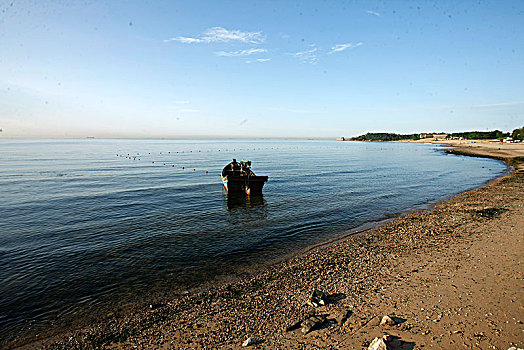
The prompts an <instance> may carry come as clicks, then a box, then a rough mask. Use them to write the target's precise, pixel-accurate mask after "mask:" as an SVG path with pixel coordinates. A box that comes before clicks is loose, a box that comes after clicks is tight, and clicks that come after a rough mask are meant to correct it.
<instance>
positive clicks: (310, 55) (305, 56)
mask: <svg viewBox="0 0 524 350" xmlns="http://www.w3.org/2000/svg"><path fill="white" fill-rule="evenodd" d="M317 51H318V48H316V47H314V48H312V49H310V50H306V51H299V52H295V53H290V54H288V55H290V56H293V57H296V58H298V59H299V60H300V61H302V63H309V64H317V62H318V58H317V55H316V52H317Z"/></svg>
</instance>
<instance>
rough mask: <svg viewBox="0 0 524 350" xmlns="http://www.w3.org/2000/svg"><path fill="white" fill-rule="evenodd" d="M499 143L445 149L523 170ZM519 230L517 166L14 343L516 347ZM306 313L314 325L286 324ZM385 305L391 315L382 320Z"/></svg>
mask: <svg viewBox="0 0 524 350" xmlns="http://www.w3.org/2000/svg"><path fill="white" fill-rule="evenodd" d="M460 146H464V145H460ZM498 148H499V147H498V146H497V147H473V146H472V147H469V146H468V147H467V148H460V149H455V150H453V152H454V153H460V154H468V155H475V154H478V155H480V156H490V157H495V158H498V159H504V160H505V161H506V162H508V164H512V165H514V166H515V167H516V168H518V169H522V166H523V164H524V159H521V158H518V157H521V153H520V152H522V149H521V148H518V150H517V151H511V150H510V151H508V149H506V148H504V149H503V152H501V151H502V150H499V149H498ZM523 148H524V147H523ZM523 237H524V173H523V172H522V171H516V172H512V173H511V174H510V175H507V176H505V177H502V178H500V179H497V180H495V181H494V182H492V183H490V184H488V185H486V186H485V187H482V188H479V189H476V190H473V191H470V192H467V193H464V194H461V195H458V196H455V197H453V198H451V199H450V200H448V201H445V202H442V203H439V204H436V205H435V206H434V207H433V208H431V209H430V210H423V211H416V212H412V213H409V214H406V215H403V216H401V217H400V218H398V219H396V220H394V221H391V222H389V223H386V224H384V225H382V226H380V227H378V228H376V229H373V230H370V231H368V232H365V233H363V234H360V235H356V236H348V237H347V238H346V239H344V240H341V241H337V242H335V243H332V244H328V245H322V246H318V247H315V248H313V249H311V250H309V251H307V252H305V253H303V254H300V255H298V256H295V257H293V258H291V259H287V260H285V261H282V262H280V263H276V264H274V265H271V266H269V267H267V268H266V269H265V270H263V271H260V272H257V273H254V274H252V275H246V276H244V277H240V278H238V280H236V281H234V282H230V283H222V284H221V285H217V286H215V287H210V288H208V289H206V290H203V291H200V292H190V293H188V294H183V295H173V296H172V297H169V298H166V299H165V300H163V301H161V302H160V303H158V304H155V305H137V306H136V307H135V308H134V310H133V311H132V312H126V313H121V314H112V313H110V314H108V315H107V317H106V319H105V320H103V321H101V322H99V323H97V324H94V325H92V326H90V327H86V328H84V329H81V330H78V331H75V332H71V333H69V334H62V335H59V336H55V337H53V338H48V339H45V340H42V341H34V342H32V343H29V344H26V345H24V346H22V347H21V348H22V349H34V348H49V349H62V348H63V349H72V348H93V347H100V348H110V349H134V348H139V349H145V348H160V349H181V348H188V349H193V348H197V349H214V348H227V349H229V348H242V342H244V341H245V340H246V339H247V338H248V337H253V338H254V339H255V342H256V344H254V345H251V347H252V348H257V349H277V348H279V349H326V348H329V349H361V348H367V346H368V345H369V343H370V342H371V341H372V340H373V338H374V337H380V336H383V335H384V334H386V333H387V334H390V335H392V336H394V337H396V338H395V339H394V340H390V341H389V347H388V348H391V349H419V348H428V347H431V348H435V349H454V348H467V349H470V348H479V349H508V348H509V347H510V346H512V345H516V346H518V347H523V346H524V335H523V332H522V329H523V325H522V322H524V300H523V293H522V291H523V287H524V283H523V277H524V276H523V272H524V270H523V268H522V251H524V245H523V242H522V239H523ZM314 289H318V290H320V291H323V292H324V293H326V294H327V296H326V297H325V302H326V305H325V306H320V307H317V308H315V307H312V306H308V305H307V304H306V302H307V300H308V298H309V296H310V295H311V293H312V291H313V290H314ZM155 303H156V301H155ZM311 314H315V315H316V316H317V317H318V318H319V319H320V320H321V321H322V322H321V324H320V325H318V327H317V329H314V330H312V331H311V332H309V333H307V334H303V333H302V332H301V329H300V328H301V326H300V324H299V325H298V327H297V329H291V330H290V329H289V328H293V327H290V326H292V325H294V324H297V322H298V323H300V322H301V321H303V320H304V319H306V318H308V317H309V316H310V315H311ZM386 314H387V315H390V316H392V317H394V320H396V321H397V322H398V324H396V325H394V326H390V327H382V326H379V322H380V319H381V318H382V316H384V315H386Z"/></svg>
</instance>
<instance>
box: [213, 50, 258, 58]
mask: <svg viewBox="0 0 524 350" xmlns="http://www.w3.org/2000/svg"><path fill="white" fill-rule="evenodd" d="M264 52H267V50H266V49H247V50H239V51H229V52H227V51H218V52H215V55H217V56H224V57H238V56H250V55H254V54H258V53H264Z"/></svg>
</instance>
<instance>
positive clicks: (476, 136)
mask: <svg viewBox="0 0 524 350" xmlns="http://www.w3.org/2000/svg"><path fill="white" fill-rule="evenodd" d="M440 134H441V135H442V134H446V133H445V132H442V133H440ZM422 135H423V137H426V138H428V137H431V138H432V137H433V136H434V134H422ZM508 136H511V137H512V138H513V139H514V140H524V126H523V127H522V128H519V129H515V130H513V132H511V133H509V132H502V131H500V130H493V131H464V132H453V133H451V134H447V136H446V138H447V139H451V138H460V137H463V138H464V139H469V140H494V139H503V138H505V137H508ZM420 138H421V134H406V135H402V134H394V133H389V132H368V133H366V134H364V135H360V136H355V137H352V138H350V139H346V138H344V137H342V138H340V139H339V140H341V141H348V140H349V141H401V140H420Z"/></svg>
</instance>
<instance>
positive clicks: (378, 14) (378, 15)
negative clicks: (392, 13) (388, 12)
mask: <svg viewBox="0 0 524 350" xmlns="http://www.w3.org/2000/svg"><path fill="white" fill-rule="evenodd" d="M366 13H369V14H370V15H373V16H377V17H380V16H382V15H381V14H380V13H378V12H375V11H371V10H367V11H366Z"/></svg>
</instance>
